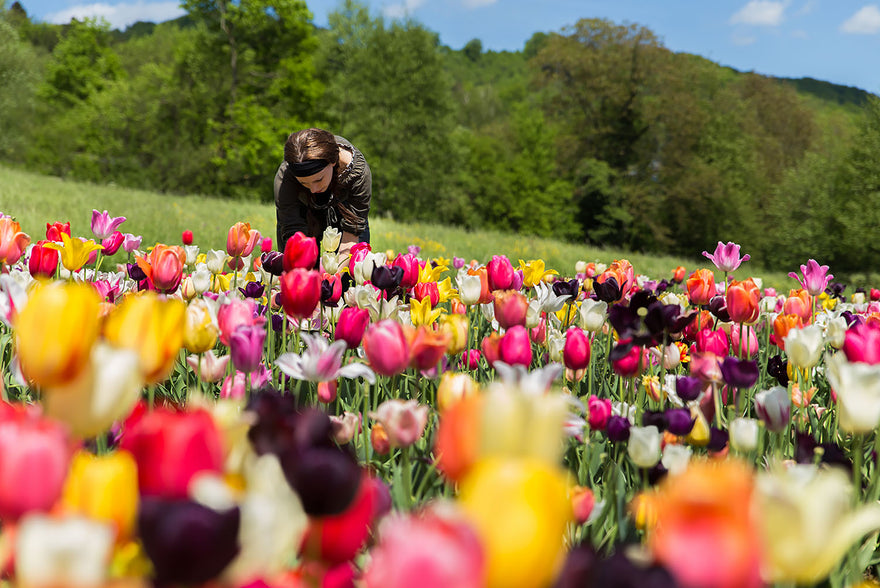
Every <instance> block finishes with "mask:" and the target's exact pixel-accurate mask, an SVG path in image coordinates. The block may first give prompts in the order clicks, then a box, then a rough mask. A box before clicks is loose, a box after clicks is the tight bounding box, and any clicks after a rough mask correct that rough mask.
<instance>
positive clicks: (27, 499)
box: [0, 404, 72, 523]
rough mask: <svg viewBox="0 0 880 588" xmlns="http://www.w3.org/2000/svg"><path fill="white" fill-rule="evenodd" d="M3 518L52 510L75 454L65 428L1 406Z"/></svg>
mask: <svg viewBox="0 0 880 588" xmlns="http://www.w3.org/2000/svg"><path fill="white" fill-rule="evenodd" d="M0 407H2V408H0V455H2V456H3V459H0V481H2V483H0V519H2V520H3V522H4V523H12V522H14V521H16V520H18V519H19V518H20V517H22V516H23V515H25V514H27V513H30V512H35V511H48V510H49V509H50V508H51V507H52V506H53V505H54V504H55V502H56V501H57V500H58V498H59V497H60V496H61V492H62V490H63V488H64V480H65V478H66V477H67V471H68V467H69V465H70V458H71V454H72V447H71V443H70V441H69V439H68V436H67V433H66V430H65V428H64V427H63V426H62V425H60V424H58V423H56V422H55V421H52V420H49V419H43V418H39V417H37V416H36V415H35V414H28V413H26V412H25V411H24V410H21V409H14V408H11V407H10V406H9V405H7V404H3V405H0Z"/></svg>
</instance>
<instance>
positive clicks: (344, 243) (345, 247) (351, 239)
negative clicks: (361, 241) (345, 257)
mask: <svg viewBox="0 0 880 588" xmlns="http://www.w3.org/2000/svg"><path fill="white" fill-rule="evenodd" d="M357 242H358V236H357V235H355V234H354V233H349V232H348V231H342V240H340V241H339V253H348V252H349V251H350V250H351V246H352V245H354V244H355V243H357Z"/></svg>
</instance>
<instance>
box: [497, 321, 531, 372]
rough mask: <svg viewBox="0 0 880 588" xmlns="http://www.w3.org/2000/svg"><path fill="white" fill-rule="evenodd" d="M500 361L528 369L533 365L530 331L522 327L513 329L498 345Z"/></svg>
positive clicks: (508, 331)
mask: <svg viewBox="0 0 880 588" xmlns="http://www.w3.org/2000/svg"><path fill="white" fill-rule="evenodd" d="M498 355H499V359H500V360H501V361H503V362H504V363H506V364H508V365H522V366H526V367H528V365H529V364H530V363H532V341H531V339H529V331H528V330H527V329H526V328H525V327H523V326H520V325H517V326H515V327H511V328H510V329H508V330H507V332H506V333H504V335H503V336H502V337H501V341H500V342H499V343H498Z"/></svg>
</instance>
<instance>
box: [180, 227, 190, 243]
mask: <svg viewBox="0 0 880 588" xmlns="http://www.w3.org/2000/svg"><path fill="white" fill-rule="evenodd" d="M180 240H181V241H182V242H183V244H184V245H192V242H193V232H192V231H190V230H186V231H184V232H183V233H181V235H180Z"/></svg>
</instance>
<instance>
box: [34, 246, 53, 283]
mask: <svg viewBox="0 0 880 588" xmlns="http://www.w3.org/2000/svg"><path fill="white" fill-rule="evenodd" d="M44 244H45V242H44V241H40V242H39V243H37V244H36V245H34V246H33V247H31V256H30V258H29V259H28V271H30V273H31V276H33V277H35V278H51V277H52V276H54V275H55V271H56V270H57V269H58V250H57V249H53V248H51V247H44V246H43V245H44Z"/></svg>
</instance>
